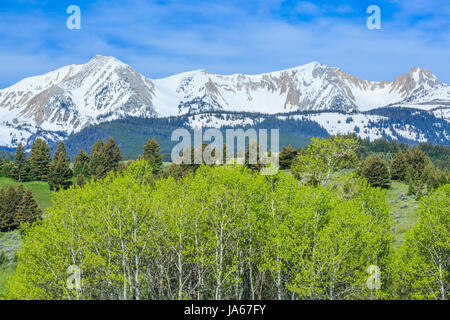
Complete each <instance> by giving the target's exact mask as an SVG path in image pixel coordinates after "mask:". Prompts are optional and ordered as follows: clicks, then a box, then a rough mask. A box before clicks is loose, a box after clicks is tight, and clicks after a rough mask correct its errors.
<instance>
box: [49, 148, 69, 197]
mask: <svg viewBox="0 0 450 320" xmlns="http://www.w3.org/2000/svg"><path fill="white" fill-rule="evenodd" d="M71 177H72V171H71V170H70V158H69V156H68V154H67V151H66V146H65V145H64V142H62V141H61V142H60V143H59V144H58V147H57V149H56V151H55V155H54V156H53V160H52V163H51V164H50V170H49V174H48V184H49V185H50V189H52V190H58V189H59V188H61V187H62V188H66V187H67V186H68V185H69V182H68V181H67V180H69V179H70V178H71Z"/></svg>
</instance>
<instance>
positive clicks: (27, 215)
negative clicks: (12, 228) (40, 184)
mask: <svg viewBox="0 0 450 320" xmlns="http://www.w3.org/2000/svg"><path fill="white" fill-rule="evenodd" d="M41 214H42V211H41V210H40V209H39V207H38V204H37V202H36V200H35V199H34V197H33V193H32V192H31V190H30V189H28V190H27V191H26V192H25V194H24V195H23V197H22V201H21V202H20V203H19V204H18V206H17V211H16V215H15V218H14V222H15V225H16V226H18V227H20V229H21V230H23V229H24V228H25V227H26V226H27V225H30V224H32V223H33V222H35V221H36V220H37V219H39V218H40V217H41Z"/></svg>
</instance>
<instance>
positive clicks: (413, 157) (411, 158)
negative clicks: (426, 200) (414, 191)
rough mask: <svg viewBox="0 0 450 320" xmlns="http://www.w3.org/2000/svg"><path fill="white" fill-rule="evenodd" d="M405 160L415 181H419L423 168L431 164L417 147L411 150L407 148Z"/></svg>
mask: <svg viewBox="0 0 450 320" xmlns="http://www.w3.org/2000/svg"><path fill="white" fill-rule="evenodd" d="M406 160H407V162H408V166H409V167H410V168H411V170H412V178H413V180H415V181H416V180H418V179H420V177H421V176H422V173H423V171H424V169H425V167H426V166H427V165H428V164H429V163H430V162H431V160H430V159H429V158H428V156H427V155H426V154H425V152H423V151H422V150H421V149H420V148H418V147H414V148H413V149H412V150H411V149H409V148H408V150H407V151H406Z"/></svg>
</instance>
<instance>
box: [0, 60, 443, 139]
mask: <svg viewBox="0 0 450 320" xmlns="http://www.w3.org/2000/svg"><path fill="white" fill-rule="evenodd" d="M385 106H390V107H407V108H409V107H413V108H416V109H419V110H426V111H428V112H430V113H433V114H435V116H436V115H439V116H440V117H442V118H444V119H446V120H448V119H449V109H450V86H448V85H447V84H445V83H443V82H441V81H440V80H439V79H437V77H436V76H435V75H434V74H433V73H432V72H431V71H429V70H427V69H423V68H417V67H412V68H411V70H410V71H409V73H408V74H404V75H401V76H399V77H396V78H395V79H394V80H393V81H369V80H364V79H361V78H358V77H356V76H353V75H350V74H348V73H346V72H344V71H342V70H341V69H339V68H335V67H329V66H326V65H323V64H321V63H319V62H311V63H308V64H305V65H302V66H298V67H294V68H289V69H285V70H280V71H275V72H270V73H262V74H256V75H246V74H242V73H237V74H232V75H220V74H214V73H210V72H207V71H205V70H194V71H189V72H184V73H180V74H176V75H173V76H170V77H166V78H160V79H150V78H147V77H145V76H143V75H142V74H140V73H139V72H137V71H136V70H134V69H133V68H132V67H130V66H129V65H127V64H125V63H123V62H121V61H120V60H118V59H116V58H114V57H105V56H100V55H97V56H95V57H94V58H92V59H91V60H90V61H89V62H87V63H85V64H81V65H68V66H64V67H61V68H58V69H56V70H53V71H50V72H48V73H46V74H44V75H40V76H34V77H30V78H25V79H23V80H21V81H19V82H17V83H16V84H14V85H12V86H10V87H8V88H5V89H1V90H0V133H1V135H0V145H3V146H14V145H16V144H17V143H18V142H21V141H22V142H23V141H27V140H28V139H30V138H31V137H35V136H37V135H39V134H41V135H43V137H44V138H46V139H55V136H56V137H59V138H62V137H63V136H65V135H71V134H73V133H76V132H79V131H80V130H82V129H83V128H85V127H87V126H90V125H96V124H99V123H102V122H105V121H112V120H116V119H123V118H127V117H142V118H150V117H167V116H181V115H186V114H194V113H204V112H211V111H223V112H261V113H266V114H278V113H283V112H297V111H311V112H313V111H336V112H364V111H369V110H373V109H377V108H381V107H385Z"/></svg>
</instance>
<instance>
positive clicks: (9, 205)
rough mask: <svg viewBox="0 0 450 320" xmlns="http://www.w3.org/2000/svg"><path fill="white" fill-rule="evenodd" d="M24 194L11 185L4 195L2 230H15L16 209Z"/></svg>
mask: <svg viewBox="0 0 450 320" xmlns="http://www.w3.org/2000/svg"><path fill="white" fill-rule="evenodd" d="M21 201H22V196H21V194H20V193H19V192H17V191H16V189H15V188H14V186H13V185H10V186H9V187H8V189H7V190H6V192H4V195H3V201H2V210H1V213H0V230H1V231H13V230H14V229H16V227H17V225H16V223H15V216H16V211H17V207H18V205H19V203H20V202H21Z"/></svg>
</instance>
